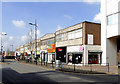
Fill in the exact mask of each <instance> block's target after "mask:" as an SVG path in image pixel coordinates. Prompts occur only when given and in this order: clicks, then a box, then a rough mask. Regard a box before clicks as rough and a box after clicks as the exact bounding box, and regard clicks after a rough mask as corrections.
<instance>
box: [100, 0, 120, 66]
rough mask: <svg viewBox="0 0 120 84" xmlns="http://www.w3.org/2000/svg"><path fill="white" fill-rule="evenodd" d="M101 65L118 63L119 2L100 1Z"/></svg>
mask: <svg viewBox="0 0 120 84" xmlns="http://www.w3.org/2000/svg"><path fill="white" fill-rule="evenodd" d="M101 12H102V15H101V16H102V20H101V49H102V51H103V53H102V64H106V63H109V64H110V65H113V66H116V65H117V64H118V63H119V62H120V0H101Z"/></svg>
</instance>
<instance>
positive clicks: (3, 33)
mask: <svg viewBox="0 0 120 84" xmlns="http://www.w3.org/2000/svg"><path fill="white" fill-rule="evenodd" d="M2 35H7V34H6V33H2V34H1V54H2V62H4V56H3V53H2V51H3V49H2V48H3V45H2Z"/></svg>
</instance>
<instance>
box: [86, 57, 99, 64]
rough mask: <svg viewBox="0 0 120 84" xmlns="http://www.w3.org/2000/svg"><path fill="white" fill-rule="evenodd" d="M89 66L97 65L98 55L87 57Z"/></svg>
mask: <svg viewBox="0 0 120 84" xmlns="http://www.w3.org/2000/svg"><path fill="white" fill-rule="evenodd" d="M88 59H89V64H98V55H89V58H88Z"/></svg>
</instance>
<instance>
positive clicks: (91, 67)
mask: <svg viewBox="0 0 120 84" xmlns="http://www.w3.org/2000/svg"><path fill="white" fill-rule="evenodd" d="M90 71H91V72H92V64H91V69H90Z"/></svg>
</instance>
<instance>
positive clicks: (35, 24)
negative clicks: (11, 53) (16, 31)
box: [29, 20, 38, 64]
mask: <svg viewBox="0 0 120 84" xmlns="http://www.w3.org/2000/svg"><path fill="white" fill-rule="evenodd" d="M29 24H30V25H33V26H35V57H36V58H37V56H36V54H37V27H38V26H37V20H35V23H34V24H33V23H29ZM31 54H32V51H31ZM36 64H37V59H36Z"/></svg>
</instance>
